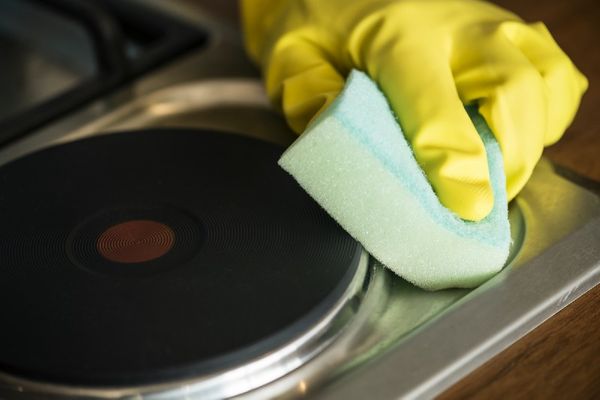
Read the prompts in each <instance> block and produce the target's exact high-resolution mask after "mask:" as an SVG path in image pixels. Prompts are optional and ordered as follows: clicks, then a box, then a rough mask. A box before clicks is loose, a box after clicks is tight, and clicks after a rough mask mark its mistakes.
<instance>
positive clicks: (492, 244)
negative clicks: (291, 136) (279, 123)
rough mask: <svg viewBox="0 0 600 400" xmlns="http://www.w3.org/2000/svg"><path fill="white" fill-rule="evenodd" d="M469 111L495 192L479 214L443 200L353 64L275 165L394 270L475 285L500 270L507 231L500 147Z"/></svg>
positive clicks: (424, 279)
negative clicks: (474, 216)
mask: <svg viewBox="0 0 600 400" xmlns="http://www.w3.org/2000/svg"><path fill="white" fill-rule="evenodd" d="M467 111H468V112H469V115H470V116H471V119H472V121H473V123H474V124H475V127H476V128H477V130H478V132H479V134H480V136H481V139H482V141H483V143H484V145H485V148H486V152H487V156H488V157H487V158H488V165H489V171H490V179H491V182H492V188H493V191H494V200H495V201H494V207H493V209H492V212H491V213H490V214H489V215H488V216H487V217H486V218H485V219H483V220H482V221H480V222H469V221H464V220H462V219H460V218H458V217H457V216H456V215H455V214H453V213H452V212H451V211H450V210H448V209H447V208H445V207H444V206H443V205H441V204H440V202H439V200H438V198H437V196H436V194H435V192H434V191H433V189H432V188H431V185H430V184H429V182H428V181H427V178H426V176H425V174H424V173H423V171H422V170H421V168H420V167H419V164H418V163H417V161H416V159H415V157H414V155H413V153H412V150H411V148H410V146H409V145H408V143H407V141H406V139H405V138H404V135H403V133H402V130H401V128H400V126H399V124H398V123H397V121H396V119H395V117H394V114H393V112H392V111H391V109H390V107H389V105H388V103H387V100H386V99H385V97H384V95H383V94H382V93H381V92H380V90H379V89H378V87H377V85H376V84H375V83H374V82H373V81H371V79H369V78H368V77H367V76H366V75H365V74H364V73H362V72H359V71H353V72H352V73H351V74H350V76H349V77H348V80H347V83H346V86H345V88H344V90H343V91H342V93H341V94H340V95H339V96H338V98H337V99H336V100H335V101H334V102H333V103H332V105H331V106H330V107H329V108H328V109H327V110H325V111H324V112H323V113H322V114H321V115H320V116H319V117H318V118H317V119H315V121H313V122H312V123H311V124H310V126H309V127H308V128H307V129H306V131H305V132H304V133H303V134H302V136H300V137H299V138H298V139H297V140H296V141H295V142H294V143H293V144H292V145H291V146H290V147H289V148H288V149H287V150H286V151H285V153H284V154H283V155H282V157H281V159H280V160H279V165H281V167H282V168H283V169H285V170H286V171H287V172H288V173H290V174H291V175H292V176H293V177H294V178H295V179H296V180H297V181H298V183H299V184H300V185H301V186H302V187H303V188H304V189H305V190H306V191H307V192H308V193H309V194H310V195H311V196H312V197H313V198H314V199H315V200H316V201H317V202H318V203H319V204H320V205H321V206H322V207H323V208H324V209H325V210H326V211H327V212H328V213H329V214H330V215H331V216H332V217H333V218H335V219H336V220H337V221H338V222H339V224H340V225H341V226H342V227H343V228H344V229H346V231H348V233H350V235H352V236H353V237H354V238H355V239H356V240H358V241H359V242H360V243H361V244H362V245H363V246H364V247H365V249H366V250H367V251H368V252H369V253H371V255H372V256H374V257H375V258H377V259H378V260H379V261H380V262H381V263H383V264H384V265H385V266H387V267H388V268H390V269H391V270H392V271H394V272H395V273H397V274H398V275H400V276H401V277H403V278H405V279H407V280H408V281H410V282H412V283H414V284H415V285H417V286H419V287H422V288H425V289H429V290H437V289H443V288H449V287H474V286H476V285H479V284H480V283H482V282H483V281H485V280H486V279H488V278H490V277H491V276H492V275H494V274H495V273H496V272H498V271H499V270H500V269H502V267H503V265H504V263H505V262H506V259H507V257H508V252H509V247H510V241H511V239H510V227H509V223H508V210H507V199H506V188H505V177H504V169H503V164H502V154H501V152H500V148H499V146H498V144H497V143H496V140H495V139H494V137H493V135H492V133H491V132H490V131H489V129H488V127H487V125H486V124H485V121H484V120H483V118H482V117H481V116H480V115H479V114H478V113H477V112H476V111H475V110H474V109H469V108H467Z"/></svg>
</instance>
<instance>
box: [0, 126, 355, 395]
mask: <svg viewBox="0 0 600 400" xmlns="http://www.w3.org/2000/svg"><path fill="white" fill-rule="evenodd" d="M281 152H282V149H281V148H279V147H277V146H275V145H272V144H269V143H266V142H262V141H257V140H253V139H249V138H245V137H242V136H237V135H233V134H223V133H215V132H210V131H201V130H175V129H171V130H166V129H165V130H146V131H137V132H125V133H115V134H108V135H101V136H95V137H93V138H89V139H85V140H81V141H77V142H72V143H68V144H63V145H60V146H55V147H51V148H48V149H45V150H42V151H39V152H37V153H34V154H31V155H29V156H27V157H24V158H22V159H19V160H17V161H15V162H12V163H10V164H7V165H5V166H3V167H2V168H0V187H1V188H2V191H1V192H0V219H1V220H2V224H1V226H0V260H1V261H0V274H1V277H2V278H1V279H0V304H2V305H3V306H2V310H3V311H2V315H3V323H2V329H0V370H2V371H3V372H6V373H9V374H14V375H18V376H22V377H25V378H27V379H35V380H43V381H49V382H56V383H61V384H73V385H100V386H102V385H125V384H127V385H131V384H145V383H155V382H160V381H163V380H168V379H174V378H177V379H179V378H185V377H189V376H192V375H198V374H209V373H213V372H216V371H219V370H221V369H223V368H228V367H231V366H235V365H238V364H243V363H244V362H247V361H248V360H251V359H253V358H256V357H258V356H261V355H263V354H266V353H268V352H270V351H272V350H273V349H275V348H277V347H278V346H281V345H282V344H284V343H286V342H289V341H290V340H292V339H293V338H295V337H297V336H298V335H299V334H300V333H302V332H304V331H306V330H308V329H309V328H310V327H311V326H313V325H314V324H315V323H316V322H317V321H318V320H319V319H320V318H321V317H322V316H323V314H324V313H325V312H326V311H327V310H329V309H330V308H331V307H332V306H333V305H334V304H335V303H336V301H338V299H339V298H340V296H341V295H342V293H343V292H344V291H345V290H346V288H347V286H348V284H349V282H350V281H351V279H352V277H353V276H354V274H355V272H356V270H357V265H358V259H359V255H360V253H361V248H360V246H359V245H358V244H357V243H356V242H355V241H354V240H353V239H352V238H351V237H349V236H348V235H347V234H346V233H345V232H344V231H343V230H342V229H341V228H340V227H339V226H338V225H337V224H336V223H335V222H334V221H333V220H332V219H331V218H330V217H329V216H328V215H327V214H326V213H325V212H324V211H323V210H322V209H321V208H320V207H319V206H318V205H317V204H316V203H315V202H314V201H313V200H312V199H311V198H310V197H309V196H308V195H306V194H305V193H304V192H303V191H302V189H301V188H300V187H299V186H298V185H297V184H296V182H295V181H294V180H293V178H291V177H290V176H289V175H287V174H286V173H285V172H284V171H282V170H281V169H280V168H279V167H278V166H277V159H278V157H279V156H280V154H281Z"/></svg>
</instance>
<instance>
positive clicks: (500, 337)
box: [0, 2, 600, 399]
mask: <svg viewBox="0 0 600 400" xmlns="http://www.w3.org/2000/svg"><path fill="white" fill-rule="evenodd" d="M156 5H157V7H160V8H163V9H164V10H165V11H167V12H172V13H173V14H174V15H179V16H182V17H184V18H186V19H188V20H190V21H194V22H195V23H198V24H202V26H203V27H205V28H206V30H207V31H208V32H209V33H210V38H209V41H208V45H207V47H206V48H205V49H203V50H202V51H198V52H194V53H190V54H188V55H187V56H185V57H183V58H179V59H177V60H174V61H173V62H172V63H171V64H169V65H167V66H165V67H164V68H162V69H161V70H158V71H156V72H155V73H152V74H150V75H147V76H145V77H144V78H142V79H139V80H137V81H136V82H134V83H133V84H131V85H129V86H127V87H125V88H124V89H123V90H120V91H119V92H116V93H113V94H112V95H110V96H107V97H105V98H103V99H101V100H99V101H96V102H94V103H93V104H90V105H89V106H87V107H85V108H83V109H80V110H79V111H78V112H76V113H73V114H72V115H70V116H68V117H66V118H63V119H61V120H60V121H57V122H56V123H53V124H52V125H48V126H46V127H44V128H43V129H40V130H38V131H37V132H35V134H32V135H30V136H28V137H26V138H24V139H22V140H20V141H19V142H15V143H14V144H12V145H11V146H9V147H6V148H4V149H3V150H2V151H0V165H4V164H6V163H8V162H10V161H12V160H16V159H18V158H20V157H23V156H25V155H27V154H30V153H32V152H34V151H36V150H38V149H41V148H45V147H48V146H51V145H56V144H64V143H68V142H72V141H74V140H78V139H83V138H88V137H96V136H98V135H111V134H112V133H113V132H120V131H125V130H134V129H147V128H149V127H152V128H160V127H163V128H165V127H169V128H174V127H176V128H194V129H210V130H216V131H222V132H232V131H233V132H236V133H239V134H243V135H246V136H248V137H252V138H258V139H261V140H266V141H269V142H272V143H276V144H278V145H287V144H289V143H291V142H292V141H293V140H294V135H293V134H292V132H290V130H289V129H288V128H287V127H286V125H285V123H284V121H283V120H282V118H281V117H280V116H279V115H278V114H277V113H276V112H274V111H273V110H272V109H271V107H270V106H269V103H268V101H267V99H266V96H265V94H264V91H263V89H262V84H261V82H260V80H259V79H258V76H257V72H256V70H255V69H254V67H252V66H251V65H250V63H249V61H248V60H247V59H246V58H245V56H244V53H243V49H242V46H241V43H240V41H239V37H238V36H237V34H236V33H235V32H233V31H231V30H229V29H228V28H227V27H226V26H223V25H221V24H219V23H218V22H216V21H215V20H214V19H211V18H209V17H208V16H207V15H205V14H204V13H203V12H202V10H198V9H196V8H194V9H188V8H186V6H185V2H182V3H179V2H172V3H171V2H169V5H166V4H165V3H162V2H157V3H156ZM223 134H226V133H223ZM132 135H135V133H132ZM596 190H597V189H596V188H593V187H592V186H590V187H588V188H584V187H583V186H581V185H579V184H576V183H574V182H573V181H572V180H571V179H567V178H564V177H562V176H561V175H560V174H559V173H557V171H555V169H554V167H553V166H552V165H551V164H550V163H549V162H548V161H545V160H542V161H541V162H540V164H539V165H538V167H537V168H536V170H535V172H534V175H533V177H532V179H531V180H530V182H529V183H528V185H527V186H526V188H525V189H524V190H523V192H522V193H521V194H520V195H519V196H518V198H517V199H516V200H515V201H514V202H513V203H512V204H511V206H510V221H511V227H512V238H513V246H512V249H511V257H510V261H509V263H508V265H507V266H506V267H505V269H504V270H503V271H502V272H501V273H500V274H498V275H497V276H496V277H494V278H492V279H491V280H490V281H488V282H487V283H485V284H484V285H482V286H480V287H478V288H476V289H474V290H464V289H454V290H443V291H438V292H426V291H423V290H421V289H418V288H416V287H414V286H412V285H410V284H409V283H407V282H406V281H403V280H402V279H399V278H398V277H396V276H394V275H393V274H392V273H391V272H390V271H388V270H387V269H385V268H384V267H382V266H381V265H379V264H378V263H377V262H376V261H373V260H370V261H369V262H368V265H367V260H366V255H363V256H362V257H363V259H364V264H363V265H364V266H363V267H362V268H363V271H364V273H362V274H360V275H357V276H359V278H356V279H354V280H353V281H352V283H350V284H349V286H348V288H349V290H348V291H347V292H346V295H345V296H343V297H342V300H341V301H340V302H338V303H336V305H335V307H333V308H332V309H331V312H330V313H328V314H327V315H326V316H325V317H324V318H322V319H321V320H319V321H318V322H316V323H315V324H314V325H313V330H312V331H311V333H310V335H309V336H308V337H307V336H300V337H299V338H298V340H296V341H291V342H288V343H287V344H286V345H285V346H283V347H282V352H279V353H276V355H275V356H274V357H275V358H276V360H273V356H272V355H270V354H265V355H263V356H258V357H256V358H254V359H253V360H252V361H249V362H247V363H246V364H244V365H241V366H239V365H238V366H236V367H227V368H223V369H222V370H220V372H219V373H216V374H213V375H210V376H205V375H202V374H200V375H198V376H194V377H186V378H185V379H183V378H182V379H173V380H172V381H169V382H161V383H154V384H152V383H150V384H137V385H135V384H132V385H117V386H111V387H98V386H85V385H64V384H63V385H61V384H53V383H49V382H47V381H32V380H29V379H24V378H23V377H20V376H18V375H15V374H11V373H10V371H4V372H3V373H2V374H0V375H1V376H0V394H8V395H10V396H12V397H14V398H23V399H30V398H51V397H52V396H54V397H57V398H58V397H64V396H65V395H67V396H70V397H71V398H156V399H175V398H203V399H204V398H221V397H228V396H239V395H241V396H243V397H246V398H270V397H275V396H283V397H303V396H307V395H312V396H315V397H323V398H344V399H347V398H371V397H377V398H392V397H393V398H397V397H401V396H406V397H421V396H433V395H435V394H436V393H439V392H440V391H441V390H443V389H444V388H446V387H448V386H449V385H451V384H452V383H453V382H455V381H456V380H458V379H459V378H461V377H462V376H464V375H466V374H467V373H468V372H470V371H471V370H473V369H474V368H476V367H477V366H479V365H481V364H482V363H483V362H485V361H486V360H487V359H489V358H490V357H491V356H493V355H494V354H496V353H498V352H499V351H500V350H502V349H503V348H505V347H506V346H508V345H509V344H511V343H512V342H514V341H516V340H517V339H518V338H520V337H521V336H523V335H524V334H525V333H527V332H528V331H530V330H531V329H533V328H534V327H536V326H537V325H539V324H540V323H541V322H543V321H544V320H545V319H546V318H548V317H550V316H551V315H553V314H554V313H555V312H557V311H558V310H560V309H561V308H563V307H565V306H566V305H567V304H569V303H570V302H572V301H573V300H575V299H576V298H577V297H579V296H580V295H581V294H583V293H584V292H585V291H586V290H588V289H589V288H591V287H593V286H594V285H595V284H597V283H598V282H600V246H598V245H597V244H598V243H600V200H599V197H598V195H597V191H596ZM340 326H341V327H342V328H341V329H340V328H339V327H340ZM282 366H285V367H286V368H287V369H284V370H282V369H281V368H282Z"/></svg>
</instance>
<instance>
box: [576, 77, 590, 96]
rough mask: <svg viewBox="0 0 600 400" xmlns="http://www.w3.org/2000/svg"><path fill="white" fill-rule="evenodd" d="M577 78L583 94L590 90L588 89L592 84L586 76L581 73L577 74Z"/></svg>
mask: <svg viewBox="0 0 600 400" xmlns="http://www.w3.org/2000/svg"><path fill="white" fill-rule="evenodd" d="M577 77H578V81H579V87H580V90H581V93H582V94H583V93H585V92H586V91H587V90H588V87H589V86H590V82H589V81H588V79H587V78H586V77H585V75H583V74H582V73H581V72H579V73H578V74H577Z"/></svg>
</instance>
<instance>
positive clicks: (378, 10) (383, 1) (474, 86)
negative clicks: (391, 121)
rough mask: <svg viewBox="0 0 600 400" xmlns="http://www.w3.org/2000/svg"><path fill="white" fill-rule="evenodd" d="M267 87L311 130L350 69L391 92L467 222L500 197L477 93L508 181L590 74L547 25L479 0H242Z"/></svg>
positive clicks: (524, 174) (549, 139)
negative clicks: (481, 131)
mask: <svg viewBox="0 0 600 400" xmlns="http://www.w3.org/2000/svg"><path fill="white" fill-rule="evenodd" d="M242 15H243V19H244V26H245V33H246V44H247V49H248V52H249V53H250V55H251V56H252V57H253V58H254V59H255V60H256V61H257V62H258V63H259V64H260V65H261V66H262V67H263V71H264V75H265V80H266V87H267V92H268V94H269V96H270V98H271V99H272V101H273V102H274V103H275V104H277V105H278V106H280V107H281V109H282V110H283V112H284V114H285V116H286V118H287V121H288V123H289V125H290V126H291V127H292V128H293V129H294V130H295V131H296V132H299V133H300V132H302V131H303V130H304V128H305V127H306V125H307V123H308V122H309V121H310V120H311V119H312V118H313V117H314V116H315V115H316V114H318V113H319V112H320V111H322V110H323V109H325V108H326V107H327V106H328V105H329V104H330V103H331V101H332V100H333V99H334V98H335V97H336V95H337V94H338V92H339V91H340V90H341V89H342V87H343V85H344V77H345V76H346V75H347V73H348V72H349V71H350V70H351V69H352V68H357V69H360V70H362V71H365V72H366V73H368V75H370V76H371V78H372V79H374V80H375V81H376V82H377V83H378V84H379V86H380V87H381V89H382V90H383V92H384V93H385V94H386V96H387V98H388V100H389V102H390V105H391V107H392V109H393V110H394V111H395V113H396V115H397V117H398V119H399V120H400V123H401V126H402V128H403V130H404V132H405V135H406V136H407V139H408V141H409V142H410V143H411V145H412V147H413V150H414V153H415V156H416V158H417V160H418V162H419V163H420V165H421V167H422V168H423V169H424V171H425V172H426V174H427V176H428V178H429V181H430V182H431V184H432V186H433V187H434V189H435V191H436V193H437V195H438V197H439V199H440V201H441V202H442V204H444V205H445V206H446V207H448V208H450V209H451V210H453V211H454V212H456V213H457V214H458V215H459V216H460V217H462V218H464V219H468V220H480V219H482V218H483V217H485V216H486V215H487V214H488V213H489V212H490V210H491V209H492V206H493V193H492V189H491V185H490V182H489V176H488V168H487V162H486V155H485V150H484V147H483V144H482V143H481V140H480V139H479V136H478V134H477V132H476V131H475V128H474V127H473V125H472V123H471V121H470V119H469V117H468V116H467V113H466V112H465V109H464V104H469V103H477V104H478V107H479V112H480V113H481V114H482V115H483V117H484V118H485V120H486V121H487V123H488V125H489V126H490V128H491V129H492V131H493V132H494V134H495V136H496V139H497V140H498V142H499V144H500V147H501V149H502V153H503V157H504V163H505V172H506V178H507V190H508V195H509V198H511V199H512V198H513V197H514V196H516V195H517V193H518V192H519V191H520V190H521V188H522V187H523V186H524V185H525V183H526V182H527V180H528V178H529V177H530V175H531V173H532V171H533V168H534V166H535V164H536V163H537V161H538V159H539V158H540V156H541V153H542V149H543V146H545V145H549V144H552V143H554V142H555V141H557V140H558V139H559V138H560V136H561V135H562V134H563V132H564V131H565V129H566V128H567V126H568V125H569V124H570V123H571V121H572V119H573V117H574V115H575V112H576V111H577V108H578V106H579V101H580V98H581V96H582V94H583V92H585V90H586V88H587V81H586V79H585V77H584V76H583V75H582V74H581V73H579V71H578V70H577V69H576V68H575V66H574V65H573V64H572V62H571V61H570V60H569V58H568V57H567V56H566V55H565V54H564V53H563V52H562V51H561V49H560V48H559V47H558V45H557V44H556V42H555V41H554V40H553V39H552V37H551V36H550V33H549V32H548V30H547V29H546V27H545V26H544V25H543V24H542V23H535V24H526V23H524V22H523V21H522V20H521V19H519V17H517V16H516V15H514V14H512V13H510V12H508V11H505V10H503V9H501V8H499V7H497V6H494V5H492V4H490V3H486V2H483V1H477V0H242Z"/></svg>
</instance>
